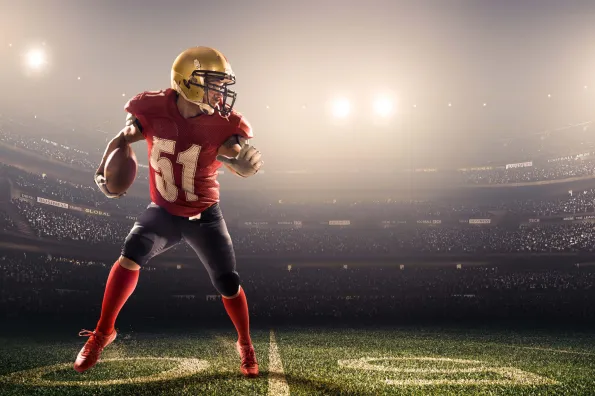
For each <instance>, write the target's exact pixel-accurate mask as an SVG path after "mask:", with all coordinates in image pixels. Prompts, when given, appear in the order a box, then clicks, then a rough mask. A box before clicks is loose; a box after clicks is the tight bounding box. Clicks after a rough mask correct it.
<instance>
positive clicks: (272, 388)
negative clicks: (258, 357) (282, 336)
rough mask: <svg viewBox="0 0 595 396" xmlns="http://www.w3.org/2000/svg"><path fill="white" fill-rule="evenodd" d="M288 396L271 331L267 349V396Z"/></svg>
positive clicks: (273, 335) (281, 364)
mask: <svg viewBox="0 0 595 396" xmlns="http://www.w3.org/2000/svg"><path fill="white" fill-rule="evenodd" d="M285 395H287V396H289V385H287V380H286V379H285V373H284V372H283V363H282V362H281V355H279V348H277V342H276V341H275V331H274V330H273V329H271V344H270V347H269V396H285Z"/></svg>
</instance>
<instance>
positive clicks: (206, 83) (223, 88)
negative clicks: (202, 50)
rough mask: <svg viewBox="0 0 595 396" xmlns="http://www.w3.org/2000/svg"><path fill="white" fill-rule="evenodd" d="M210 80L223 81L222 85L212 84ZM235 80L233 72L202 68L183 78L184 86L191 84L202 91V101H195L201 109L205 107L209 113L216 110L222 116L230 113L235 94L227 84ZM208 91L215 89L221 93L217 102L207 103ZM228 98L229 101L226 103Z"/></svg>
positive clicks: (231, 83) (189, 86) (188, 86)
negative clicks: (188, 78) (227, 72)
mask: <svg viewBox="0 0 595 396" xmlns="http://www.w3.org/2000/svg"><path fill="white" fill-rule="evenodd" d="M212 81H223V85H216V84H212ZM235 82H236V78H235V76H234V75H233V74H231V75H230V74H226V73H221V72H215V71H204V70H195V71H193V72H192V76H191V78H190V80H184V83H185V85H186V88H189V89H191V86H194V87H196V88H198V90H199V91H203V96H202V98H203V99H202V102H201V103H197V104H198V105H200V106H201V107H202V108H203V109H204V107H207V108H206V109H204V110H207V111H208V112H209V114H212V113H213V112H214V111H217V112H218V113H219V114H221V115H222V116H223V117H227V116H228V115H229V114H231V111H232V109H233V106H234V104H235V101H236V97H237V94H236V92H235V91H232V90H230V89H229V88H228V86H230V85H233V84H235ZM209 91H215V92H219V93H220V94H221V100H220V101H219V103H209ZM228 100H229V101H230V103H228ZM195 103H196V102H195Z"/></svg>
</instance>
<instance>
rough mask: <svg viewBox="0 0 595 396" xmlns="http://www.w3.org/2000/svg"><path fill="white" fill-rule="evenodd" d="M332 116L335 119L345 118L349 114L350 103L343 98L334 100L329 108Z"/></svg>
mask: <svg viewBox="0 0 595 396" xmlns="http://www.w3.org/2000/svg"><path fill="white" fill-rule="evenodd" d="M331 110H332V114H333V116H334V117H336V118H345V117H347V116H348V115H349V113H350V112H351V103H349V101H348V100H347V99H345V98H338V99H335V100H334V101H333V103H332V106H331Z"/></svg>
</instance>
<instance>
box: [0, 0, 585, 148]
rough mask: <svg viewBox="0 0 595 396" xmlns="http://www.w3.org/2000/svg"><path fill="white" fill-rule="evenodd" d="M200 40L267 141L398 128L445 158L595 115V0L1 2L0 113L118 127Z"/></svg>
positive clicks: (377, 143) (370, 140) (378, 133)
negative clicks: (345, 107)
mask: <svg viewBox="0 0 595 396" xmlns="http://www.w3.org/2000/svg"><path fill="white" fill-rule="evenodd" d="M43 42H45V46H44V47H43V48H44V49H45V51H46V52H47V54H48V57H49V58H48V65H47V68H46V70H44V72H43V73H38V74H37V75H31V73H28V72H27V71H26V69H25V68H24V67H23V58H22V54H23V53H25V52H26V51H27V50H28V49H29V48H31V47H39V46H42V43H43ZM9 44H12V46H9ZM193 45H207V46H213V47H216V48H218V49H219V50H221V51H222V52H224V53H225V54H226V56H227V57H228V58H229V60H230V61H231V64H232V67H233V68H234V71H235V73H236V75H237V79H238V83H237V86H236V89H237V91H238V101H237V107H236V108H237V109H238V110H240V111H242V112H243V113H244V114H245V115H246V116H248V117H249V119H250V120H251V123H252V124H253V127H254V130H255V134H256V135H257V137H258V142H259V144H260V146H261V147H263V148H264V149H266V150H269V152H270V151H275V152H276V153H279V152H282V151H284V150H294V148H293V145H294V144H295V145H296V146H300V147H304V146H305V145H310V146H314V147H315V148H313V149H312V150H313V151H312V152H313V154H314V155H320V154H322V153H328V152H333V149H332V148H331V147H332V144H333V142H339V141H340V142H341V143H336V145H337V146H338V147H339V149H340V150H339V151H340V152H343V151H344V150H345V151H346V152H347V153H352V152H353V153H355V152H358V151H361V150H362V149H366V150H373V149H374V147H382V150H386V149H387V148H390V147H401V148H402V147H403V146H404V145H405V140H406V143H407V149H408V150H411V151H412V152H415V153H424V154H426V155H438V154H437V153H438V151H439V150H442V154H440V155H443V156H444V157H447V156H449V155H454V153H456V150H463V151H465V150H466V151H473V150H474V149H475V148H476V147H477V144H478V142H479V141H482V140H485V139H486V137H490V138H491V137H494V136H505V135H510V134H513V133H525V132H535V131H537V130H540V129H543V128H548V127H556V126H559V125H565V124H566V123H569V122H580V121H585V120H589V119H591V117H592V116H593V115H595V111H593V109H594V106H595V1H593V0H591V1H573V0H568V1H564V0H560V1H551V0H533V1H527V0H525V1H518V0H492V1H449V0H436V1H421V0H420V1H410V2H405V1H345V0H317V1H310V0H306V1H292V2H289V1H272V0H271V1H196V0H195V1H176V0H170V1H156V0H134V1H125V0H123V1H112V0H109V1H86V0H78V1H63V0H44V1H14V0H10V1H8V0H0V61H1V62H0V71H1V73H0V88H1V89H2V96H1V97H0V106H1V107H0V113H2V114H7V113H8V114H18V115H19V116H21V115H22V116H28V115H29V114H40V116H43V117H46V118H51V119H55V120H57V122H62V121H64V122H66V120H68V122H75V123H83V122H84V123H87V124H92V125H97V124H100V123H103V122H105V121H109V122H111V123H113V125H114V126H113V127H111V126H110V128H112V129H113V133H114V134H115V133H116V132H117V131H118V130H119V128H120V125H121V123H122V121H123V119H124V113H123V109H122V107H123V105H124V103H125V102H126V100H128V98H129V97H131V96H133V95H134V94H136V93H138V92H141V91H144V90H153V89H160V88H165V87H168V86H169V71H170V67H171V63H172V61H173V60H174V58H175V57H176V56H177V55H178V54H179V53H180V52H181V51H182V50H184V49H185V48H187V47H190V46H193ZM79 76H80V77H81V79H80V80H78V79H77V77H79ZM584 86H588V88H586V89H585V88H584ZM383 90H389V91H391V92H392V93H394V94H395V96H396V97H397V98H398V106H397V114H396V115H395V117H394V118H393V120H392V121H391V122H390V123H389V125H388V126H383V127H377V126H374V115H373V114H372V113H371V111H370V110H369V109H370V105H371V103H372V101H373V97H374V95H375V94H376V93H378V92H381V91H383ZM123 93H124V94H125V96H124V97H123V96H122V94H123ZM548 94H552V97H551V98H548V97H547V95H548ZM336 95H345V96H347V97H349V98H351V100H352V101H353V103H354V107H355V114H353V115H352V117H351V119H352V120H353V121H350V122H349V123H348V124H346V125H343V126H331V125H330V123H329V117H328V112H327V107H326V106H327V105H326V103H327V101H328V100H329V99H330V98H332V97H334V96H336ZM449 102H451V103H452V104H453V106H452V107H451V108H449V107H448V106H447V104H448V103H449ZM484 102H485V103H487V106H486V107H483V106H482V104H483V103H484ZM413 104H417V107H416V108H415V109H414V108H413V107H412V105H413ZM267 105H268V106H269V107H270V108H269V109H267V108H266V106H267ZM304 105H305V106H306V109H303V108H302V106H304ZM107 125H111V124H107ZM288 136H291V137H292V139H288ZM405 136H407V138H405ZM346 137H348V138H347V139H346ZM94 138H95V137H91V139H94ZM339 138H340V139H339ZM315 139H317V140H316V141H317V142H318V143H319V144H312V142H314V141H315ZM347 141H348V142H347ZM288 142H291V146H292V147H289V148H288V147H287V145H288ZM346 142H347V143H346ZM382 142H384V143H382ZM386 142H388V143H386ZM379 150H380V149H379ZM334 151H336V150H334ZM383 152H384V151H383ZM420 155H421V154H420Z"/></svg>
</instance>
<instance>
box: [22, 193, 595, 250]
mask: <svg viewBox="0 0 595 396" xmlns="http://www.w3.org/2000/svg"><path fill="white" fill-rule="evenodd" d="M13 203H14V205H15V206H16V207H17V208H18V210H19V212H20V213H21V214H22V215H23V216H24V217H25V218H26V219H27V220H28V222H29V224H30V225H31V228H32V229H33V230H34V231H35V232H36V233H37V235H38V236H40V237H45V238H51V239H57V240H67V241H78V242H83V243H85V244H89V245H97V244H103V245H121V244H122V243H123V241H124V239H125V238H126V235H127V234H128V232H129V230H130V228H131V227H132V224H133V220H125V219H112V218H111V217H105V216H93V215H85V214H79V213H76V212H73V211H70V212H66V211H65V210H64V209H61V208H54V207H51V206H47V205H36V204H31V203H28V202H26V201H24V200H13ZM228 228H229V230H230V233H231V237H232V240H233V243H234V246H235V249H236V252H237V254H238V255H247V256H250V255H255V256H270V257H284V256H306V257H307V256H313V257H348V256H351V255H360V256H370V257H374V256H387V255H401V254H414V255H415V254H426V253H462V254H467V253H469V254H471V253H556V252H593V251H595V227H594V226H593V224H592V223H578V224H557V223H556V224H545V223H544V224H538V225H532V226H526V227H513V228H509V227H500V226H489V227H470V226H468V225H467V226H462V227H450V226H440V227H432V226H425V227H424V226H420V227H402V228H380V227H378V228H376V229H365V230H363V229H361V228H341V227H338V228H332V227H324V228H259V227H252V228H242V227H237V226H234V225H233V224H230V225H228ZM174 251H178V252H182V253H190V252H191V250H190V248H188V247H187V246H186V245H185V244H180V245H178V247H176V248H174Z"/></svg>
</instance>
